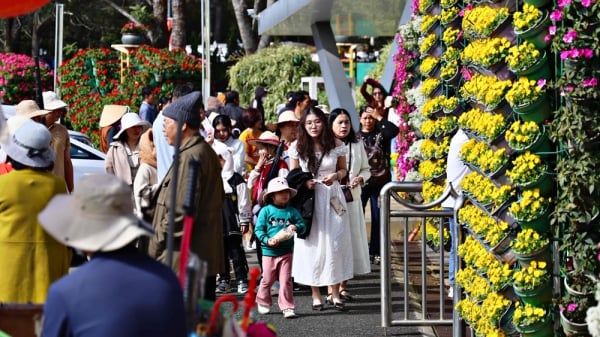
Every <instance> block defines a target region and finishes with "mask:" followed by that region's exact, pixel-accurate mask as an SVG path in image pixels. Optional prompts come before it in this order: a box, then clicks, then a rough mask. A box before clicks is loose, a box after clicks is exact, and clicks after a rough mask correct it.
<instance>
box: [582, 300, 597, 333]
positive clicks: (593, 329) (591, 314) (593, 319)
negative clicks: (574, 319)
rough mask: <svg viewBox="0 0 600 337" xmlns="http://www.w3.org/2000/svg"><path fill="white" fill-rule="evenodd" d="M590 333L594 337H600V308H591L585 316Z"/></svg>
mask: <svg viewBox="0 0 600 337" xmlns="http://www.w3.org/2000/svg"><path fill="white" fill-rule="evenodd" d="M585 322H586V323H587V325H588V332H589V333H590V334H591V335H592V336H593V337H600V306H598V307H589V308H588V310H587V313H586V316H585Z"/></svg>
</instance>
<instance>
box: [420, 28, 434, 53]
mask: <svg viewBox="0 0 600 337" xmlns="http://www.w3.org/2000/svg"><path fill="white" fill-rule="evenodd" d="M420 43H421V46H420V47H419V51H420V52H421V55H425V54H427V53H429V52H430V51H431V49H433V47H435V45H436V44H437V43H438V37H437V35H435V34H433V33H432V34H429V35H427V36H426V37H425V38H424V39H422V41H420Z"/></svg>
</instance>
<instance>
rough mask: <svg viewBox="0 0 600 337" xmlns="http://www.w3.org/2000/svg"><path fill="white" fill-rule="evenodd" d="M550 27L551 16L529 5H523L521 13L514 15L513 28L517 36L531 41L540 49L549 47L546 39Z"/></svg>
mask: <svg viewBox="0 0 600 337" xmlns="http://www.w3.org/2000/svg"><path fill="white" fill-rule="evenodd" d="M549 26H550V19H549V15H548V13H547V12H545V11H541V10H539V9H538V8H536V7H535V6H532V5H530V4H528V3H525V4H523V9H522V11H520V12H515V13H514V14H513V27H514V31H515V34H517V36H519V37H520V38H521V39H523V40H525V41H529V42H531V43H533V44H534V45H535V47H536V48H538V49H544V48H546V47H547V46H548V43H549V42H548V41H545V37H546V35H547V34H548V27H549Z"/></svg>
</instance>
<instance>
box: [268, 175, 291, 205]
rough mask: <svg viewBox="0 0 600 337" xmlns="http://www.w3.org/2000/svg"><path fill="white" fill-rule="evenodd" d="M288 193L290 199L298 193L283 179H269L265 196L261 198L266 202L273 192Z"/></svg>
mask: <svg viewBox="0 0 600 337" xmlns="http://www.w3.org/2000/svg"><path fill="white" fill-rule="evenodd" d="M286 190H287V191H290V198H293V197H294V196H295V195H296V193H298V191H296V190H295V189H293V188H291V187H290V186H289V185H288V182H287V180H285V178H283V177H276V178H273V179H271V181H269V185H268V187H267V192H266V193H265V195H264V196H263V200H266V199H267V197H268V196H269V195H270V194H272V193H275V192H280V191H286Z"/></svg>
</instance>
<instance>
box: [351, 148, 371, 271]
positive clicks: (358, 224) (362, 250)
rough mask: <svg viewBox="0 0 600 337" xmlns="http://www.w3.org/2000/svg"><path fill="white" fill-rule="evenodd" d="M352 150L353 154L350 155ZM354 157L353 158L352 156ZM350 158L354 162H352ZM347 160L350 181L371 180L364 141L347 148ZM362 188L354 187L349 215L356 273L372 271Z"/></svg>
mask: <svg viewBox="0 0 600 337" xmlns="http://www.w3.org/2000/svg"><path fill="white" fill-rule="evenodd" d="M350 150H351V151H352V156H350ZM350 157H352V158H350ZM350 159H351V160H352V162H350ZM346 162H347V163H348V175H349V181H350V180H352V178H354V177H357V176H361V177H362V178H363V181H367V180H369V178H370V177H371V171H370V167H369V161H368V159H367V152H366V151H365V146H364V145H363V143H362V141H361V140H359V141H358V142H357V143H350V144H349V146H347V150H346ZM361 190H362V188H361V187H360V186H356V187H355V188H353V189H352V190H351V191H352V197H353V199H354V201H351V202H349V203H348V217H349V219H350V234H351V237H352V252H353V256H354V261H353V262H354V275H362V274H368V273H370V272H371V261H370V260H369V241H368V239H367V226H366V224H365V213H364V212H363V208H362V203H361V201H360V193H361Z"/></svg>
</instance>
